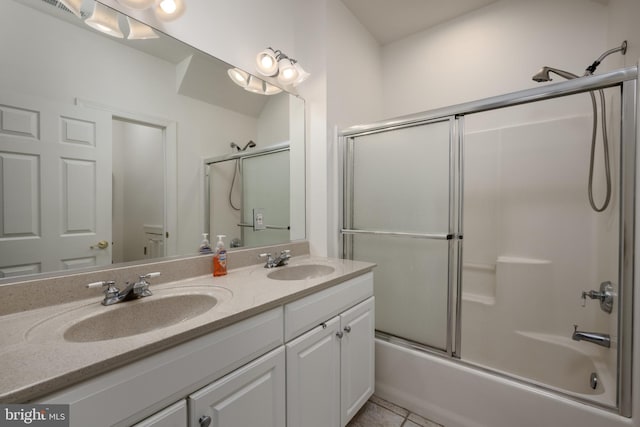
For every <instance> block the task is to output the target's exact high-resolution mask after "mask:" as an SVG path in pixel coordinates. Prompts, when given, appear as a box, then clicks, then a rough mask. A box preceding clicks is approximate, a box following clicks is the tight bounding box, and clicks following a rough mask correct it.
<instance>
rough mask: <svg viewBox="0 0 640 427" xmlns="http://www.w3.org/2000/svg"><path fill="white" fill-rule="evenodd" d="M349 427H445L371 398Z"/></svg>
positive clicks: (383, 401) (375, 397) (374, 397)
mask: <svg viewBox="0 0 640 427" xmlns="http://www.w3.org/2000/svg"><path fill="white" fill-rule="evenodd" d="M347 427H443V426H441V425H440V424H436V423H434V422H433V421H429V420H427V419H426V418H422V417H421V416H420V415H416V414H414V413H412V412H409V411H408V410H406V409H404V408H401V407H399V406H397V405H394V404H393V403H391V402H387V401H386V400H383V399H380V398H379V397H377V396H371V399H369V401H368V402H367V403H365V405H364V406H363V407H362V409H361V410H360V411H359V412H358V413H357V414H356V416H355V417H353V419H352V420H351V422H349V424H347Z"/></svg>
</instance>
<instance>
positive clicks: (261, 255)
mask: <svg viewBox="0 0 640 427" xmlns="http://www.w3.org/2000/svg"><path fill="white" fill-rule="evenodd" d="M258 258H267V259H269V258H271V253H269V252H265V253H263V254H260V255H258Z"/></svg>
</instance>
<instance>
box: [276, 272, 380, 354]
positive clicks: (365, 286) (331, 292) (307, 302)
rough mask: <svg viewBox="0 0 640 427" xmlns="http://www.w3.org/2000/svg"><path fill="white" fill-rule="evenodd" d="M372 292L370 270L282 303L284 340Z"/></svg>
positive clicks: (341, 310)
mask: <svg viewBox="0 0 640 427" xmlns="http://www.w3.org/2000/svg"><path fill="white" fill-rule="evenodd" d="M372 295H373V273H371V272H369V273H365V274H363V275H362V276H358V277H355V278H353V279H350V280H348V281H346V282H344V283H341V284H338V285H335V286H332V287H331V288H328V289H325V290H323V291H320V292H317V293H315V294H313V295H309V296H308V297H305V298H302V299H299V300H297V301H294V302H292V303H290V304H287V305H285V306H284V340H285V342H288V341H290V340H292V339H293V338H295V337H297V336H299V335H301V334H303V333H304V332H306V331H308V330H310V329H313V328H314V327H316V326H318V325H319V324H321V323H323V322H325V321H327V320H329V319H330V318H332V317H333V316H335V315H337V314H339V313H341V312H343V311H345V310H346V309H348V308H349V307H352V306H354V305H356V304H357V303H359V302H360V301H364V300H365V299H367V298H369V297H370V296H372Z"/></svg>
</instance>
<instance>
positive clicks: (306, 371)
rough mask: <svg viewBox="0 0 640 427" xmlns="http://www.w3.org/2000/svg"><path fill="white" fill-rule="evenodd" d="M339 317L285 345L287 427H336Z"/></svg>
mask: <svg viewBox="0 0 640 427" xmlns="http://www.w3.org/2000/svg"><path fill="white" fill-rule="evenodd" d="M339 331H340V317H338V316H336V317H334V318H333V319H331V320H329V321H328V322H326V323H324V324H322V325H320V326H318V327H316V328H314V329H312V330H310V331H309V332H307V333H306V334H304V335H302V336H300V337H298V338H296V339H295V340H293V341H291V342H289V343H288V344H287V346H286V347H287V427H337V426H338V425H339V424H340V339H339V338H338V337H337V336H336V333H337V332H339Z"/></svg>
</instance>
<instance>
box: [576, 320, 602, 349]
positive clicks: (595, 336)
mask: <svg viewBox="0 0 640 427" xmlns="http://www.w3.org/2000/svg"><path fill="white" fill-rule="evenodd" d="M571 339H573V340H575V341H582V340H584V341H588V342H590V343H593V344H597V345H600V346H602V347H607V348H610V347H611V337H610V336H609V334H599V333H597V332H585V331H579V330H578V325H573V335H571Z"/></svg>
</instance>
